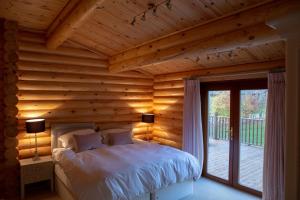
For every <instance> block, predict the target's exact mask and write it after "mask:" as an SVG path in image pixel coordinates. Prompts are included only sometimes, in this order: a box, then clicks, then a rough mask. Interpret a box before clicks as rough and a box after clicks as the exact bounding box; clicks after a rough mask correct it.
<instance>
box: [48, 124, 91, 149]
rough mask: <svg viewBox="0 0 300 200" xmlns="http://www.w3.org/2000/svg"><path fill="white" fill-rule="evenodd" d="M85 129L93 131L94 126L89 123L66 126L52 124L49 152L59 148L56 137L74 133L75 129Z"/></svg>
mask: <svg viewBox="0 0 300 200" xmlns="http://www.w3.org/2000/svg"><path fill="white" fill-rule="evenodd" d="M86 128H91V129H95V128H96V124H95V123H93V122H91V123H66V124H52V125H51V150H53V149H54V148H58V147H60V145H59V142H58V137H59V136H61V135H63V134H65V133H67V132H70V131H74V130H77V129H86Z"/></svg>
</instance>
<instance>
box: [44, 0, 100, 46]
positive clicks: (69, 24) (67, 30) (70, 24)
mask: <svg viewBox="0 0 300 200" xmlns="http://www.w3.org/2000/svg"><path fill="white" fill-rule="evenodd" d="M102 2H103V0H84V1H80V3H78V4H77V5H76V6H75V8H74V9H73V10H72V11H71V12H70V14H68V15H67V16H66V18H64V20H63V21H61V23H60V24H59V25H58V26H57V27H56V28H55V30H54V31H53V33H52V34H51V35H49V37H48V40H47V47H48V48H49V49H56V48H57V47H58V46H59V45H61V44H62V43H63V42H64V41H65V40H67V39H68V38H69V37H70V36H71V34H72V33H73V32H74V31H75V30H76V29H77V28H79V27H80V26H81V25H82V24H83V23H84V21H85V20H86V19H87V18H88V17H89V16H90V15H91V14H92V13H93V12H94V10H95V9H96V8H97V7H98V6H99V5H100V4H101V3H102Z"/></svg>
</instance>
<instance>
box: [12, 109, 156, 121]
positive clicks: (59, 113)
mask: <svg viewBox="0 0 300 200" xmlns="http://www.w3.org/2000/svg"><path fill="white" fill-rule="evenodd" d="M142 111H143V112H141V111H139V110H138V109H134V108H130V107H127V108H100V109H96V108H89V109H88V108H84V109H81V108H77V109H76V108H73V109H56V110H32V111H21V112H19V113H18V119H31V118H45V119H56V118H72V117H84V116H86V117H93V116H97V115H127V114H136V113H144V112H145V113H147V112H151V111H152V107H143V108H142Z"/></svg>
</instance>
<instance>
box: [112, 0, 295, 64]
mask: <svg viewBox="0 0 300 200" xmlns="http://www.w3.org/2000/svg"><path fill="white" fill-rule="evenodd" d="M297 6H298V7H299V6H300V3H299V2H297V1H293V0H287V1H275V2H271V3H267V4H263V5H260V6H256V7H252V8H249V9H246V10H244V11H241V12H239V13H234V14H231V15H227V16H225V17H222V18H218V19H216V20H211V21H209V22H206V23H200V24H198V25H196V26H194V27H192V28H189V29H185V30H182V31H179V32H176V33H174V34H170V35H168V36H166V37H163V38H159V39H157V40H154V41H151V42H148V43H145V44H143V45H139V46H137V47H136V48H132V49H129V50H127V51H124V52H122V53H120V54H117V55H115V56H113V57H112V58H111V59H110V63H111V64H116V63H121V62H123V61H124V60H128V59H131V58H134V57H138V56H143V55H146V54H150V53H154V52H159V51H161V50H162V49H165V48H169V47H172V46H175V45H179V44H184V43H188V42H192V41H197V40H201V39H205V38H208V37H212V36H216V35H220V34H223V33H226V32H230V31H234V30H237V29H241V28H245V27H248V26H252V25H255V24H258V23H264V22H265V21H266V19H268V18H269V17H270V16H272V15H278V14H281V13H286V12H288V11H289V10H290V9H293V8H294V7H297Z"/></svg>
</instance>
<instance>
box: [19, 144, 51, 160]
mask: <svg viewBox="0 0 300 200" xmlns="http://www.w3.org/2000/svg"><path fill="white" fill-rule="evenodd" d="M34 151H35V148H31V149H20V150H19V159H25V158H30V157H33V156H34ZM38 154H39V155H40V156H47V155H51V147H50V146H47V147H38Z"/></svg>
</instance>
